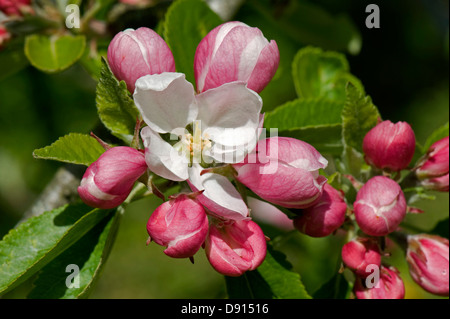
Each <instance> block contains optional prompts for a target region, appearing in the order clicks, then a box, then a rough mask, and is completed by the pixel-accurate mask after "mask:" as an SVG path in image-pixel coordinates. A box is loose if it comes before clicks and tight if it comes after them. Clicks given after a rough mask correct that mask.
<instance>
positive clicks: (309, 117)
mask: <svg viewBox="0 0 450 319" xmlns="http://www.w3.org/2000/svg"><path fill="white" fill-rule="evenodd" d="M343 107H344V102H340V101H330V100H326V99H323V98H322V99H314V98H311V99H297V100H294V101H291V102H288V103H286V104H283V105H281V106H279V107H278V108H276V109H275V110H273V111H271V112H267V113H266V114H265V116H264V126H265V127H267V128H278V130H279V131H286V130H293V129H298V128H307V127H314V126H320V125H335V124H341V112H342V109H343Z"/></svg>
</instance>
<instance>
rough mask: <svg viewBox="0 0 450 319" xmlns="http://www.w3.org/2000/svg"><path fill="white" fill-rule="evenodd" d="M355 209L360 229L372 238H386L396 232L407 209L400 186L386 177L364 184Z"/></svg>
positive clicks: (359, 192) (372, 179) (374, 178)
mask: <svg viewBox="0 0 450 319" xmlns="http://www.w3.org/2000/svg"><path fill="white" fill-rule="evenodd" d="M353 207H354V212H355V218H356V222H357V223H358V225H359V227H360V228H361V230H362V231H364V232H365V233H366V234H368V235H371V236H385V235H387V234H389V233H391V232H393V231H395V230H396V229H397V227H398V226H399V225H400V223H401V222H402V220H403V218H404V217H405V215H406V208H407V206H406V200H405V195H404V194H403V191H402V189H401V188H400V186H399V185H398V184H397V183H396V182H395V181H393V180H392V179H390V178H388V177H385V176H375V177H373V178H371V179H370V180H369V181H368V182H367V183H366V184H364V185H363V186H362V187H361V189H360V190H359V191H358V194H357V195H356V202H355V203H354V205H353Z"/></svg>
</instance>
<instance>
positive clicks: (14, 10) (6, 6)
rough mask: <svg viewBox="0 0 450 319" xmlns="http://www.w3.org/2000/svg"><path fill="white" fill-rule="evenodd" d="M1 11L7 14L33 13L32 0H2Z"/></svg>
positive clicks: (0, 2)
mask: <svg viewBox="0 0 450 319" xmlns="http://www.w3.org/2000/svg"><path fill="white" fill-rule="evenodd" d="M0 11H2V12H3V13H4V14H6V15H7V16H22V15H23V14H25V13H32V12H33V9H32V8H31V0H0Z"/></svg>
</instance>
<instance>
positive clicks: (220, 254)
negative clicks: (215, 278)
mask: <svg viewBox="0 0 450 319" xmlns="http://www.w3.org/2000/svg"><path fill="white" fill-rule="evenodd" d="M266 248H267V246H266V238H265V236H264V233H263V232H262V230H261V228H260V227H259V226H258V224H256V223H255V222H254V221H251V220H240V221H232V222H226V223H221V224H217V225H215V224H211V225H210V227H209V233H208V236H207V237H206V241H205V252H206V257H207V258H208V260H209V262H210V263H211V265H212V266H213V268H214V269H215V270H216V271H218V272H219V273H221V274H223V275H226V276H232V277H237V276H241V275H242V274H244V273H245V272H246V271H249V270H254V269H256V268H257V267H259V265H261V263H262V262H263V261H264V258H265V257H266Z"/></svg>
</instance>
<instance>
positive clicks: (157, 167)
mask: <svg viewBox="0 0 450 319" xmlns="http://www.w3.org/2000/svg"><path fill="white" fill-rule="evenodd" d="M141 136H142V141H143V142H144V146H145V161H146V163H147V165H148V167H149V169H150V170H151V171H152V172H153V173H155V174H157V175H159V176H161V177H163V178H167V179H169V180H172V181H177V182H179V181H184V180H186V179H188V177H189V174H188V160H187V158H186V157H184V156H182V155H180V154H179V153H178V152H177V151H176V150H175V149H174V148H173V147H172V145H170V144H169V143H167V142H166V141H164V140H163V139H162V138H161V136H159V134H158V133H156V132H154V131H152V130H151V129H150V128H149V127H148V126H146V127H144V128H143V129H142V131H141Z"/></svg>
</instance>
